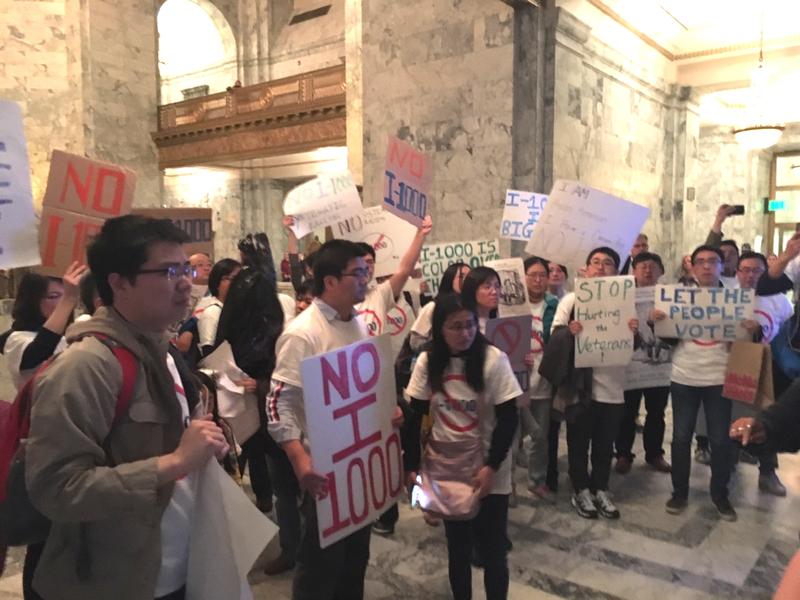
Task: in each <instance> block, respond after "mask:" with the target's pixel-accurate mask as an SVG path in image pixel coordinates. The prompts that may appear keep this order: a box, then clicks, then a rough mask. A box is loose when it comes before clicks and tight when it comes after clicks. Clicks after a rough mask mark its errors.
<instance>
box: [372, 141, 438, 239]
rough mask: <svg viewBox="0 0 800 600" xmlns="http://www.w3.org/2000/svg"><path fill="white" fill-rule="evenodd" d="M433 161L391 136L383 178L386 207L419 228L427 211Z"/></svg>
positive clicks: (384, 204) (384, 203) (384, 205)
mask: <svg viewBox="0 0 800 600" xmlns="http://www.w3.org/2000/svg"><path fill="white" fill-rule="evenodd" d="M432 183H433V161H432V160H431V158H430V157H429V156H427V155H425V154H423V153H422V152H420V151H419V150H416V149H415V148H414V147H413V146H411V144H407V143H406V142H404V141H402V140H400V139H398V138H396V137H394V136H389V148H388V150H387V151H386V170H385V171H384V178H383V207H384V208H385V209H386V210H388V211H390V212H392V213H394V214H396V215H397V216H398V217H400V218H401V219H404V220H406V221H408V222H409V223H411V224H412V225H415V226H416V227H419V226H420V225H422V221H423V219H425V215H426V214H427V212H428V198H429V197H430V193H431V185H432Z"/></svg>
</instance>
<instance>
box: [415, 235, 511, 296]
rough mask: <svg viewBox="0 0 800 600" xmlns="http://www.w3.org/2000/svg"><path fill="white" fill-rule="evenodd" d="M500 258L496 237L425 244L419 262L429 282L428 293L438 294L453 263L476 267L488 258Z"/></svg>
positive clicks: (423, 274) (424, 277)
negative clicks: (493, 238)
mask: <svg viewBox="0 0 800 600" xmlns="http://www.w3.org/2000/svg"><path fill="white" fill-rule="evenodd" d="M498 258H500V254H499V245H498V243H497V240H496V239H495V240H476V241H474V242H447V243H444V244H431V245H429V246H423V247H422V252H421V253H420V256H419V262H420V264H421V265H422V278H423V279H424V280H425V281H427V282H428V293H429V294H431V295H432V296H436V294H437V293H438V292H439V281H440V280H441V279H442V275H444V272H445V271H446V270H447V267H449V266H450V265H452V264H453V263H464V264H466V265H468V266H470V267H472V268H475V267H480V266H481V265H483V264H484V263H486V261H487V260H496V259H498Z"/></svg>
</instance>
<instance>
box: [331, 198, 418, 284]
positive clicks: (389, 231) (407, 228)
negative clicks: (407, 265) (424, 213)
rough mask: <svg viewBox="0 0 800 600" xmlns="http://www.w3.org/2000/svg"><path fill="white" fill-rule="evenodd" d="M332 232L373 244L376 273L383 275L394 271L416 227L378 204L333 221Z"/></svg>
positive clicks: (348, 238)
mask: <svg viewBox="0 0 800 600" xmlns="http://www.w3.org/2000/svg"><path fill="white" fill-rule="evenodd" d="M333 235H334V237H337V238H342V239H345V240H350V241H351V242H365V243H367V244H369V245H370V246H372V247H373V248H374V249H375V277H384V276H385V275H393V274H394V273H395V271H397V269H398V268H399V267H400V259H401V258H403V254H404V253H405V251H406V249H407V248H408V247H409V246H410V245H411V242H412V241H413V240H414V237H415V236H416V235H417V228H416V227H414V226H413V225H411V224H409V223H408V222H406V221H404V220H403V219H400V218H398V217H396V216H394V215H393V214H392V213H390V212H387V211H385V210H383V207H381V206H370V207H369V208H365V209H364V212H363V213H361V214H360V215H356V216H354V217H351V218H349V219H347V220H346V221H340V222H339V223H336V224H335V225H334V226H333Z"/></svg>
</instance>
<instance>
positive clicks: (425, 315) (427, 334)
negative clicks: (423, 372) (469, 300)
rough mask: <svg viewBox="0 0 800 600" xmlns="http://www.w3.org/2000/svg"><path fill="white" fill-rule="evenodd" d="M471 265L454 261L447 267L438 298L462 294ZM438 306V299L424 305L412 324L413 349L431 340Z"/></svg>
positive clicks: (419, 347)
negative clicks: (462, 287) (434, 312)
mask: <svg viewBox="0 0 800 600" xmlns="http://www.w3.org/2000/svg"><path fill="white" fill-rule="evenodd" d="M469 271H470V266H469V265H468V264H466V263H462V262H458V263H453V264H452V265H450V266H449V267H447V269H445V271H444V274H443V275H442V279H441V281H440V282H439V291H438V292H437V293H436V297H437V298H438V297H439V296H441V295H444V294H452V293H456V294H460V293H461V284H462V282H463V281H464V278H465V277H466V276H467V274H469ZM434 308H436V299H434V300H432V301H431V302H428V303H427V304H426V305H425V306H423V307H422V308H421V309H420V311H419V315H417V318H416V320H415V321H414V324H413V325H412V326H411V333H410V334H409V344H410V345H411V349H412V350H414V351H415V352H418V351H419V350H420V349H421V348H422V346H424V345H425V344H426V343H427V342H429V341H430V340H431V328H432V326H433V309H434Z"/></svg>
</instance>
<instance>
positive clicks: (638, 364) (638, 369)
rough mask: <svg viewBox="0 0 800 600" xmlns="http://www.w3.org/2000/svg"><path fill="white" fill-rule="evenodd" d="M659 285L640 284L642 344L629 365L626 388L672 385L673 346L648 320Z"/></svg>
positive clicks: (639, 307)
mask: <svg viewBox="0 0 800 600" xmlns="http://www.w3.org/2000/svg"><path fill="white" fill-rule="evenodd" d="M655 292H656V288H655V287H643V288H636V295H635V298H636V318H637V319H639V338H640V340H641V343H642V345H641V346H640V347H639V348H637V349H636V350H634V351H633V358H632V359H631V362H630V364H629V365H628V368H627V369H626V370H625V389H626V390H641V389H644V388H652V387H662V386H667V385H669V381H670V376H671V374H672V347H671V346H670V345H669V344H667V343H665V342H663V341H661V339H659V338H658V337H657V336H656V334H655V331H654V330H653V325H651V324H649V323H648V320H649V318H650V312H651V311H652V310H653V307H654V306H655V300H656V293H655Z"/></svg>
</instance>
